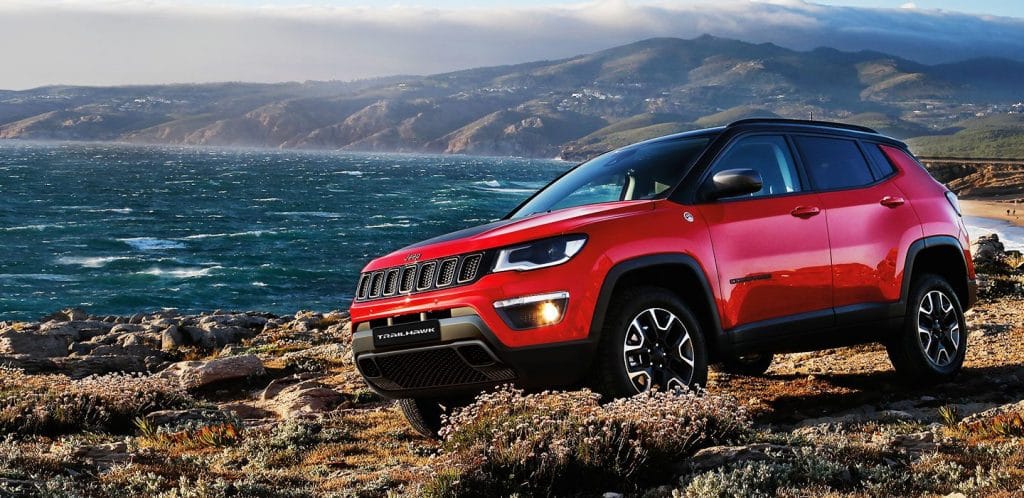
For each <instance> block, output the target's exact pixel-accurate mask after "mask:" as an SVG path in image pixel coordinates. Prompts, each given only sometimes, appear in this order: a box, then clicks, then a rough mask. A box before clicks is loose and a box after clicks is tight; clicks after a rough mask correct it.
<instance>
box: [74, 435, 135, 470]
mask: <svg viewBox="0 0 1024 498" xmlns="http://www.w3.org/2000/svg"><path fill="white" fill-rule="evenodd" d="M71 455H72V456H74V457H75V458H77V459H80V460H86V461H88V462H91V463H92V464H93V465H95V466H97V467H99V468H102V469H106V468H110V467H113V466H114V465H118V464H122V463H127V462H129V461H131V459H132V458H133V457H134V456H135V455H133V454H131V453H129V451H128V444H127V443H125V442H124V441H119V442H116V443H109V444H98V445H94V446H81V447H79V448H76V449H75V450H74V451H73V452H72V453H71Z"/></svg>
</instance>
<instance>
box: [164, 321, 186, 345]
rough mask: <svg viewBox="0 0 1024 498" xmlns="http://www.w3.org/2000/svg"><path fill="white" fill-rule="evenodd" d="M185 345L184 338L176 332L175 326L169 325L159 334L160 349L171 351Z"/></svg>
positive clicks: (176, 327)
mask: <svg viewBox="0 0 1024 498" xmlns="http://www.w3.org/2000/svg"><path fill="white" fill-rule="evenodd" d="M184 344H185V336H184V335H183V334H182V333H181V331H180V330H178V326H177V325H171V326H170V327H167V328H166V329H164V330H163V332H160V349H162V350H164V351H173V350H175V349H178V348H180V347H181V346H183V345H184Z"/></svg>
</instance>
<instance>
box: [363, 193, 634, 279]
mask: <svg viewBox="0 0 1024 498" xmlns="http://www.w3.org/2000/svg"><path fill="white" fill-rule="evenodd" d="M653 208H654V201H623V202H608V203H602V204H591V205H588V206H579V207H574V208H567V209H560V210H558V211H552V212H548V213H540V214H534V215H531V216H527V217H525V218H516V219H511V220H499V221H495V222H493V223H487V224H485V225H478V226H475V227H471V228H466V229H464V230H459V231H456V232H451V233H448V234H445V235H441V236H438V237H434V238H431V239H427V240H424V241H422V242H418V243H416V244H412V245H410V246H406V247H403V248H402V249H399V250H397V251H395V252H393V253H391V254H388V255H386V256H382V257H380V258H377V259H375V260H373V261H371V262H370V263H369V264H368V265H366V268H364V269H363V271H371V270H379V269H381V268H390V267H392V266H400V265H404V264H408V263H410V262H411V261H413V260H416V261H427V260H431V259H437V258H441V257H445V256H452V255H456V254H465V253H468V252H475V251H484V250H487V249H495V248H498V247H505V246H509V245H515V244H520V243H523V242H529V241H531V240H536V239H543V238H546V237H553V236H556V235H561V234H566V233H586V226H587V225H590V224H592V223H596V222H600V221H605V220H609V219H614V218H620V217H624V216H631V215H634V214H636V213H643V212H647V211H650V210H651V209H653ZM417 255H418V256H417Z"/></svg>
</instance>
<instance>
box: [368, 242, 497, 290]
mask: <svg viewBox="0 0 1024 498" xmlns="http://www.w3.org/2000/svg"><path fill="white" fill-rule="evenodd" d="M483 259H484V254H483V253H472V254H463V255H460V256H450V257H447V258H441V259H434V260H430V261H421V262H419V263H416V264H410V265H405V266H396V267H392V268H384V269H381V270H376V271H372V272H366V273H363V274H362V275H360V276H359V285H358V286H357V287H356V300H358V301H364V300H368V299H380V298H385V297H392V296H398V295H403V294H414V293H417V292H425V291H429V290H434V289H441V288H445V287H453V286H457V285H465V284H468V283H470V282H473V281H475V280H476V279H477V277H479V276H480V268H482V267H483V264H482V263H483Z"/></svg>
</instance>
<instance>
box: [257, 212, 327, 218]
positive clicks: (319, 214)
mask: <svg viewBox="0 0 1024 498" xmlns="http://www.w3.org/2000/svg"><path fill="white" fill-rule="evenodd" d="M270 214H276V215H278V216H312V217H315V218H341V217H342V216H345V215H343V214H341V213H329V212H327V211H275V212H273V213H270Z"/></svg>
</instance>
